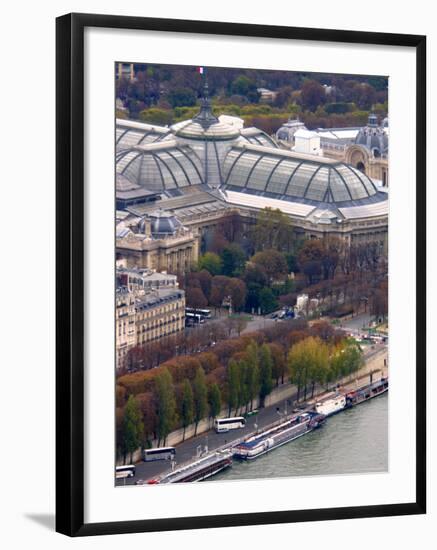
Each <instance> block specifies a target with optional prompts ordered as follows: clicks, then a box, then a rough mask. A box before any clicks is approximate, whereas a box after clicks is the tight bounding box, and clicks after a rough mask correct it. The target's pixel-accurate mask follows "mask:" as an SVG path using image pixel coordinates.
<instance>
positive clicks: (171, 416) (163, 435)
mask: <svg viewBox="0 0 437 550" xmlns="http://www.w3.org/2000/svg"><path fill="white" fill-rule="evenodd" d="M155 387H156V405H157V411H156V415H157V418H158V425H157V435H158V444H159V443H160V442H161V441H162V442H163V443H164V445H165V441H166V439H167V436H168V434H169V433H170V432H171V430H172V429H173V428H174V425H175V420H176V399H175V393H174V387H173V379H172V376H171V374H170V372H169V371H168V369H167V368H165V369H163V370H162V372H160V373H159V374H158V375H157V376H156V378H155Z"/></svg>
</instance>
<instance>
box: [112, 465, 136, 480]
mask: <svg viewBox="0 0 437 550" xmlns="http://www.w3.org/2000/svg"><path fill="white" fill-rule="evenodd" d="M134 475H135V466H134V465H133V464H125V465H124V466H116V467H115V477H116V478H117V479H123V478H125V477H134Z"/></svg>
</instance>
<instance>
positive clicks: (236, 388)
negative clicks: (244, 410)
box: [227, 359, 240, 416]
mask: <svg viewBox="0 0 437 550" xmlns="http://www.w3.org/2000/svg"><path fill="white" fill-rule="evenodd" d="M227 382H228V414H229V416H231V412H232V409H235V410H237V408H238V407H239V405H240V403H239V396H240V364H239V362H238V361H235V359H231V360H230V361H229V364H228V370H227Z"/></svg>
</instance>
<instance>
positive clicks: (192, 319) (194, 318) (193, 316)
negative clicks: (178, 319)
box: [185, 313, 205, 325]
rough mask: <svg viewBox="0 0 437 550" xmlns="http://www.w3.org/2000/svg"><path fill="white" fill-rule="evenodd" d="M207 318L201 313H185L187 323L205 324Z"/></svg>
mask: <svg viewBox="0 0 437 550" xmlns="http://www.w3.org/2000/svg"><path fill="white" fill-rule="evenodd" d="M204 322H205V319H204V318H203V317H202V316H201V315H200V314H199V313H185V324H187V325H199V324H203V323H204Z"/></svg>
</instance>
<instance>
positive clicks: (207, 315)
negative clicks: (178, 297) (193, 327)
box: [185, 307, 211, 319]
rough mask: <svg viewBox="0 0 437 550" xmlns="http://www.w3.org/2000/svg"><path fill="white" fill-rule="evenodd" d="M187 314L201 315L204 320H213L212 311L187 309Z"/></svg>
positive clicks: (194, 308)
mask: <svg viewBox="0 0 437 550" xmlns="http://www.w3.org/2000/svg"><path fill="white" fill-rule="evenodd" d="M185 313H194V314H195V315H200V316H201V317H203V319H211V310H210V309H200V308H196V307H186V308H185Z"/></svg>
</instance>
